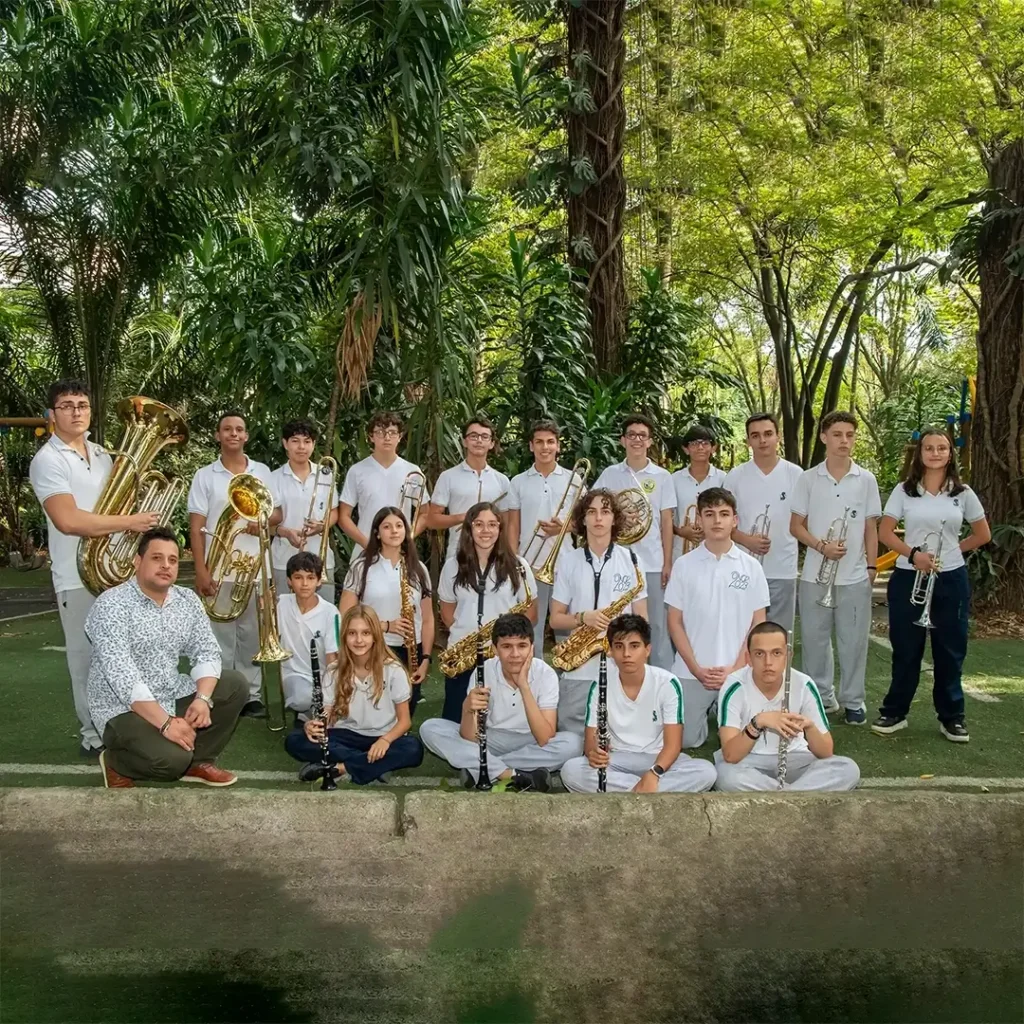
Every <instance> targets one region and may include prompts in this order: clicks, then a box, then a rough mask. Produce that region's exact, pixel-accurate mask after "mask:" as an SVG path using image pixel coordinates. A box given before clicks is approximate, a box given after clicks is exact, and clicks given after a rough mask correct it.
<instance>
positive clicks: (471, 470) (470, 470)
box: [459, 459, 494, 476]
mask: <svg viewBox="0 0 1024 1024" xmlns="http://www.w3.org/2000/svg"><path fill="white" fill-rule="evenodd" d="M459 469H464V470H466V472H467V473H472V474H473V476H477V475H478V473H477V471H476V470H475V469H474V468H473V467H472V466H471V465H470V464H469V463H468V462H467V461H466V460H465V459H463V460H462V461H461V462H460V463H459ZM488 470H490V471H491V472H493V471H494V467H493V466H492V465H491V464H490V463H488V464H487V465H486V466H484V468H483V469H481V470H480V472H481V473H486V472H488Z"/></svg>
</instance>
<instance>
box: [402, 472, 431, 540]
mask: <svg viewBox="0 0 1024 1024" xmlns="http://www.w3.org/2000/svg"><path fill="white" fill-rule="evenodd" d="M426 493H427V478H426V476H425V475H424V474H423V473H421V472H420V471H419V470H418V469H411V470H409V472H408V473H406V474H405V479H404V480H403V481H402V490H401V491H400V492H399V495H398V507H399V508H400V509H401V510H402V514H403V515H404V516H405V521H406V522H407V523H408V524H409V530H410V535H411V537H412V538H415V536H416V524H417V523H418V522H419V519H420V512H421V511H422V510H423V496H424V495H425V494H426ZM407 503H408V506H409V511H408V512H406V510H405V507H406V504H407Z"/></svg>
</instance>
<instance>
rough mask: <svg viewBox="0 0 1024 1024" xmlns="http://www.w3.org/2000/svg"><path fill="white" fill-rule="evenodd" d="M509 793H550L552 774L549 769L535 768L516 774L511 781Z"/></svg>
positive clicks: (508, 788) (508, 787)
mask: <svg viewBox="0 0 1024 1024" xmlns="http://www.w3.org/2000/svg"><path fill="white" fill-rule="evenodd" d="M506 788H507V791H508V792H510V793H530V792H533V793H550V792H551V772H549V771H548V770H547V768H534V769H533V771H529V772H519V771H517V772H515V773H514V774H513V776H512V778H511V779H509V782H508V786H507V787H506Z"/></svg>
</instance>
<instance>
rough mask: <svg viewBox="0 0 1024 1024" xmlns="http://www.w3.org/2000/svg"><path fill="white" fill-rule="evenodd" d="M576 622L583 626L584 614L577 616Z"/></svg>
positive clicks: (580, 613)
mask: <svg viewBox="0 0 1024 1024" xmlns="http://www.w3.org/2000/svg"><path fill="white" fill-rule="evenodd" d="M576 622H577V624H578V625H580V626H582V625H583V612H579V613H578V614H577V616H576Z"/></svg>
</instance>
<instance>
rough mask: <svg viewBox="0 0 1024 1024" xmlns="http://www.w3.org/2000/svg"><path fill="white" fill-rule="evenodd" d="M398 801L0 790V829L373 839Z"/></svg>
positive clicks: (392, 827)
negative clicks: (337, 834) (341, 835)
mask: <svg viewBox="0 0 1024 1024" xmlns="http://www.w3.org/2000/svg"><path fill="white" fill-rule="evenodd" d="M398 799H399V798H398V796H397V795H395V794H394V793H388V792H381V791H380V790H374V791H371V792H366V793H359V792H356V793H352V792H348V793H334V794H333V795H332V794H327V793H317V792H308V791H302V792H297V793H279V792H276V791H273V790H245V789H233V790H227V791H225V790H213V789H207V788H205V787H203V786H199V785H198V784H197V785H195V786H194V787H192V786H185V785H182V786H179V787H176V788H173V789H129V790H122V791H110V790H105V789H87V788H82V787H78V786H73V787H71V786H69V787H57V786H54V787H46V788H38V789H19V788H6V789H3V788H0V828H3V829H4V830H6V831H46V832H58V833H59V832H61V831H65V830H67V831H70V832H74V833H80V832H86V831H91V830H100V831H104V832H109V831H114V832H146V833H149V832H161V831H168V832H176V833H180V832H182V831H186V832H204V833H206V832H209V833H216V832H228V833H261V834H266V833H277V834H281V833H286V834H289V835H293V834H302V833H331V832H343V833H346V834H352V833H356V834H363V833H365V834H370V835H380V836H388V837H391V836H394V835H395V833H396V830H397V821H398V818H397V813H398Z"/></svg>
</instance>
